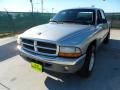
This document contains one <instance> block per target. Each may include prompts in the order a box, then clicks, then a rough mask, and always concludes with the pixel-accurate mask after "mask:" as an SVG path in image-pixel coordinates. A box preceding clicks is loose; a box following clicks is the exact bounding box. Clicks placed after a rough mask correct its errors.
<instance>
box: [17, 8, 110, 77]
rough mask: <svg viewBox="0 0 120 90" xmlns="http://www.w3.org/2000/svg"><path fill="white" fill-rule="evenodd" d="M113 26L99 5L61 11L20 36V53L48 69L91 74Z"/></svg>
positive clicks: (26, 58) (83, 74)
mask: <svg viewBox="0 0 120 90" xmlns="http://www.w3.org/2000/svg"><path fill="white" fill-rule="evenodd" d="M109 36H110V26H109V24H108V22H107V20H106V17H105V14H104V11H103V10H102V9H98V8H74V9H66V10H62V11H60V12H59V13H57V14H56V15H55V16H54V17H53V18H52V19H50V22H49V23H48V24H43V25H38V26H35V27H33V28H30V29H28V30H27V31H25V32H24V33H23V34H21V35H19V36H18V40H17V42H18V46H17V47H18V50H19V52H20V55H21V56H22V57H24V59H25V60H27V61H29V62H34V63H37V64H39V65H42V68H43V69H45V70H50V71H55V72H61V73H75V72H79V73H80V75H82V76H87V77H88V76H89V75H90V74H91V72H92V70H93V66H94V63H95V55H96V50H97V48H98V46H99V45H100V44H101V43H105V44H107V43H108V41H109Z"/></svg>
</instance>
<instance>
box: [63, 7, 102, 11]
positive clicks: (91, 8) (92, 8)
mask: <svg viewBox="0 0 120 90" xmlns="http://www.w3.org/2000/svg"><path fill="white" fill-rule="evenodd" d="M71 9H90V10H102V9H100V8H94V7H82V8H81V7H80V8H70V9H65V10H71Z"/></svg>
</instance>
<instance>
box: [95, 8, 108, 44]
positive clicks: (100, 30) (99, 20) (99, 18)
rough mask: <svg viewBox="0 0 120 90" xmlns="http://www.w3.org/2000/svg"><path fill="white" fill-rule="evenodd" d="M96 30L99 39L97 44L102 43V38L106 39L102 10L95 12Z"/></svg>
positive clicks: (105, 21) (106, 31) (106, 30)
mask: <svg viewBox="0 0 120 90" xmlns="http://www.w3.org/2000/svg"><path fill="white" fill-rule="evenodd" d="M96 29H97V30H98V33H99V35H98V37H99V43H102V41H103V40H104V38H105V37H106V35H107V33H108V24H107V20H106V17H105V14H104V12H103V11H102V10H97V26H96Z"/></svg>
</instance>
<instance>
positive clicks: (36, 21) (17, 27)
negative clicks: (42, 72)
mask: <svg viewBox="0 0 120 90" xmlns="http://www.w3.org/2000/svg"><path fill="white" fill-rule="evenodd" d="M53 16H54V14H52V13H34V14H32V13H30V12H28V13H25V12H7V11H6V12H0V34H1V33H18V32H23V31H25V30H26V29H28V28H30V27H33V26H36V25H40V24H44V23H47V22H49V20H50V18H52V17H53ZM106 16H107V18H108V20H110V21H111V26H112V28H120V14H119V13H107V14H106Z"/></svg>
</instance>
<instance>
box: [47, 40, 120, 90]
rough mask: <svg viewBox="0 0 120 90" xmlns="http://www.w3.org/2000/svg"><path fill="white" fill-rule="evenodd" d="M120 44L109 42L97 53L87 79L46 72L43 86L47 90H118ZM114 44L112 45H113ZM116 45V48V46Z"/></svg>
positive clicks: (119, 80) (119, 81)
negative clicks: (91, 71)
mask: <svg viewBox="0 0 120 90" xmlns="http://www.w3.org/2000/svg"><path fill="white" fill-rule="evenodd" d="M119 43H120V41H119V40H113V39H111V40H110V43H109V44H108V45H101V46H100V48H99V49H98V51H97V58H96V62H95V68H94V70H93V73H92V75H91V76H90V77H89V78H86V79H85V78H81V77H80V76H79V75H77V74H62V73H55V72H50V71H47V73H48V74H50V75H51V76H54V77H55V78H53V77H51V76H48V77H47V78H46V80H45V85H46V87H47V88H48V89H49V90H119V89H120V85H119V83H120V51H119V49H120V45H118V44H119ZM113 44H114V45H113ZM117 45H118V46H117Z"/></svg>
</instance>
